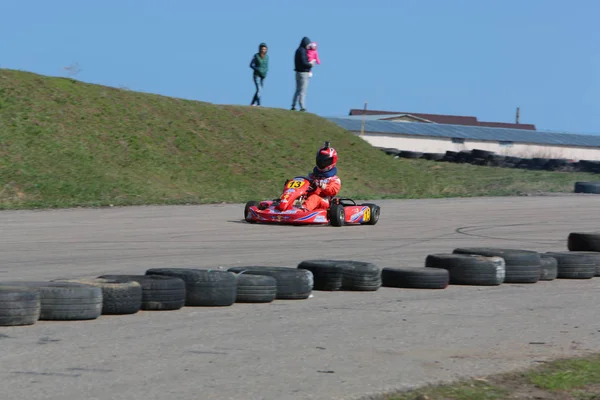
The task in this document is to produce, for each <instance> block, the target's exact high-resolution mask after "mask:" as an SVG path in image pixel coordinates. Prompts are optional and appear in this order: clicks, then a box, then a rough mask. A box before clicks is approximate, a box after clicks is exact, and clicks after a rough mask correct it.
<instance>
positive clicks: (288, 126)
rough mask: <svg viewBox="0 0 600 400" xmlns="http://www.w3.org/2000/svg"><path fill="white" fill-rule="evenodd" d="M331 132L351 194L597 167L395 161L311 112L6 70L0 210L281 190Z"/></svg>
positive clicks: (0, 120) (524, 182)
mask: <svg viewBox="0 0 600 400" xmlns="http://www.w3.org/2000/svg"><path fill="white" fill-rule="evenodd" d="M326 140H329V141H331V143H332V145H333V146H334V147H335V148H336V149H337V150H338V153H339V155H340V159H339V162H338V166H339V175H340V178H341V179H342V184H343V187H342V192H341V193H340V195H342V196H344V197H355V198H357V199H363V198H372V199H377V198H402V197H411V198H415V197H439V196H477V195H504V194H518V193H521V192H530V191H535V190H543V191H572V189H573V183H574V182H575V181H576V180H589V179H590V176H591V175H589V174H569V173H558V172H533V171H522V170H507V169H500V168H488V167H477V166H471V165H450V164H442V163H435V162H430V161H424V160H416V161H415V160H397V159H396V160H395V159H393V158H391V157H389V156H387V155H385V154H384V153H383V152H381V151H380V150H377V149H375V148H373V147H372V146H370V145H369V144H368V143H367V142H365V141H363V140H362V139H361V138H359V137H357V136H355V135H353V134H351V133H349V132H347V131H345V130H343V129H341V128H339V127H338V126H337V125H335V124H333V123H331V122H329V121H327V120H325V119H323V118H320V117H318V116H316V115H313V114H307V113H299V112H292V111H288V110H282V109H269V108H253V107H245V106H225V105H214V104H209V103H203V102H198V101H189V100H183V99H176V98H170V97H165V96H159V95H153V94H145V93H138V92H133V91H128V90H122V89H116V88H111V87H105V86H100V85H93V84H87V83H83V82H80V81H77V80H73V79H67V78H52V77H45V76H41V75H37V74H33V73H28V72H21V71H14V70H6V69H0V208H4V209H6V208H32V207H72V206H101V205H108V204H114V205H133V204H176V203H211V202H222V201H224V202H245V201H247V200H250V199H261V198H272V197H273V196H278V195H279V193H280V191H281V188H282V184H283V182H284V180H285V179H286V178H288V177H293V176H295V175H300V174H306V173H308V172H309V171H310V170H311V169H312V167H313V165H314V164H313V163H314V155H315V152H316V150H317V149H318V147H319V146H320V145H321V144H322V143H323V142H324V141H326Z"/></svg>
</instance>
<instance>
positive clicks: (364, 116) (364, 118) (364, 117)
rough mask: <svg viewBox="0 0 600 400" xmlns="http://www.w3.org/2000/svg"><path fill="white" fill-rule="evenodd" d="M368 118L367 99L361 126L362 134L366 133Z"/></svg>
mask: <svg viewBox="0 0 600 400" xmlns="http://www.w3.org/2000/svg"><path fill="white" fill-rule="evenodd" d="M366 119H367V102H366V101H365V109H364V111H363V119H362V126H361V127H360V136H363V135H364V134H365V120H366Z"/></svg>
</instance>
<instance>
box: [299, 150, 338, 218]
mask: <svg viewBox="0 0 600 400" xmlns="http://www.w3.org/2000/svg"><path fill="white" fill-rule="evenodd" d="M337 159H338V156H337V151H335V149H334V148H333V147H331V146H330V144H329V142H325V146H324V147H322V148H320V149H319V151H318V152H317V159H316V164H317V165H316V166H315V168H314V169H313V171H312V173H310V174H309V175H308V179H309V180H311V181H312V182H313V186H315V190H314V191H312V192H311V193H310V194H309V195H308V197H307V198H306V200H305V201H304V203H303V204H302V208H303V209H305V210H306V211H313V210H317V209H325V210H326V209H328V208H329V201H330V200H331V198H332V197H334V196H336V195H337V194H338V192H339V191H340V189H341V187H342V181H341V180H340V178H339V177H338V176H337V175H336V174H337V167H336V166H335V164H336V163H337Z"/></svg>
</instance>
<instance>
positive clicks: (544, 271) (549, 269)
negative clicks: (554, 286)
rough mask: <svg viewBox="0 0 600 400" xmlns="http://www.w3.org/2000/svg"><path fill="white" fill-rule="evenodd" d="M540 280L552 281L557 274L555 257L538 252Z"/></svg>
mask: <svg viewBox="0 0 600 400" xmlns="http://www.w3.org/2000/svg"><path fill="white" fill-rule="evenodd" d="M540 266H541V268H540V281H553V280H554V279H556V277H557V275H558V262H557V261H556V258H554V257H552V256H549V255H547V254H540Z"/></svg>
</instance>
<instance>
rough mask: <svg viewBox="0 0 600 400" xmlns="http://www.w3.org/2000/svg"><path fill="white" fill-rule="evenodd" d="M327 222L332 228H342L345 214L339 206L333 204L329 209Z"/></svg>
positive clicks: (342, 207)
mask: <svg viewBox="0 0 600 400" xmlns="http://www.w3.org/2000/svg"><path fill="white" fill-rule="evenodd" d="M329 221H330V222H331V225H332V226H343V225H344V222H345V221H346V212H345V211H344V206H343V205H341V204H333V205H332V206H331V208H330V209H329Z"/></svg>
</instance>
